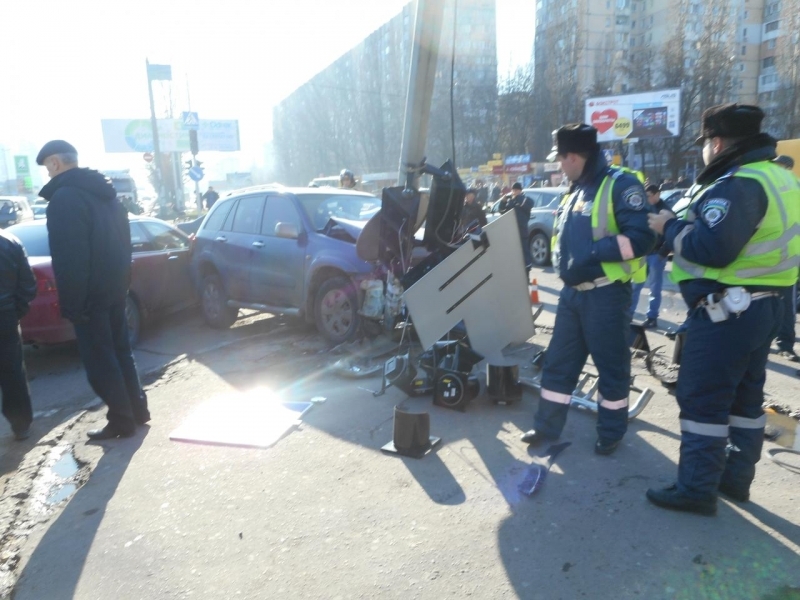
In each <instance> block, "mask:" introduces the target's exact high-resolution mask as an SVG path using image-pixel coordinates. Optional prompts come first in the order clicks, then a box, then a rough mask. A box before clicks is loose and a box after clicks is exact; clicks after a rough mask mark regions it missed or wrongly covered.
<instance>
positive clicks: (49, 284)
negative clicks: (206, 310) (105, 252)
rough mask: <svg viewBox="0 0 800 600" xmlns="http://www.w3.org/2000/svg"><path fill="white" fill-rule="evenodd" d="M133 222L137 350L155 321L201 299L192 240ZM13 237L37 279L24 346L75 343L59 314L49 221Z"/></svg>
mask: <svg viewBox="0 0 800 600" xmlns="http://www.w3.org/2000/svg"><path fill="white" fill-rule="evenodd" d="M129 222H130V227H131V245H132V250H133V264H132V265H131V267H132V270H131V287H130V290H129V292H128V298H127V302H126V306H125V308H126V312H127V316H128V332H129V334H130V339H131V343H132V344H135V343H136V342H137V341H138V339H139V334H140V332H141V330H142V328H143V327H144V326H145V325H146V323H147V321H148V320H149V319H150V318H151V317H152V316H154V315H156V314H165V313H170V312H174V311H176V310H180V309H182V308H186V307H188V306H191V305H192V304H195V303H196V302H197V296H196V294H195V290H194V286H193V285H192V281H191V276H190V273H189V266H190V256H189V255H190V251H191V249H190V246H191V242H190V240H189V238H188V237H187V236H186V235H185V234H184V233H182V232H181V231H179V230H177V229H175V228H174V227H172V226H171V225H170V224H169V223H165V222H164V221H160V220H158V219H153V218H149V217H139V216H134V215H129ZM8 231H9V232H11V233H13V234H14V235H15V236H17V237H18V238H19V239H20V240H21V241H22V245H23V246H24V247H25V251H26V252H27V254H28V259H29V261H30V264H31V268H32V269H33V274H34V275H35V276H36V287H37V294H36V298H35V299H34V301H33V302H32V303H31V309H30V312H29V313H28V314H27V315H25V317H24V318H23V319H22V323H21V325H22V339H23V341H24V342H25V343H29V344H58V343H61V342H68V341H70V340H73V339H75V331H74V330H73V328H72V324H71V323H70V322H69V321H67V320H66V319H63V318H62V317H61V313H60V310H59V305H58V292H57V290H56V283H55V277H54V275H53V267H52V263H51V259H50V244H49V242H48V239H47V221H43V220H36V221H29V222H26V223H22V224H20V225H14V226H13V227H10V228H9V229H8Z"/></svg>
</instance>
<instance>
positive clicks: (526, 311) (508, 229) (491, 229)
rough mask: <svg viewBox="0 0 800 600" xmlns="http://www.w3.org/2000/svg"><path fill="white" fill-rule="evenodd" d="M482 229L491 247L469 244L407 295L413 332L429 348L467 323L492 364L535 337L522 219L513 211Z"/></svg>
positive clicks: (472, 340)
mask: <svg viewBox="0 0 800 600" xmlns="http://www.w3.org/2000/svg"><path fill="white" fill-rule="evenodd" d="M483 231H484V232H485V233H486V237H487V239H488V241H489V245H488V247H486V246H483V245H481V246H477V247H476V245H475V244H472V243H470V242H467V243H466V244H464V245H463V246H461V247H460V248H459V249H458V250H456V251H455V252H453V254H451V255H450V256H448V257H447V258H446V259H445V260H444V261H442V262H441V263H440V264H438V265H436V267H434V268H433V269H432V270H431V271H430V272H429V273H428V274H427V275H425V276H424V277H423V278H422V279H420V280H419V281H418V282H417V283H415V284H414V285H413V286H411V287H410V288H409V289H408V290H406V292H405V294H404V295H403V299H404V300H405V303H406V306H407V307H408V312H409V314H410V315H411V318H412V319H413V321H414V330H415V331H416V333H417V334H418V335H419V339H420V342H421V343H422V346H423V347H424V348H426V349H427V348H430V347H431V346H433V344H434V343H436V342H437V341H439V340H440V339H441V338H442V337H444V336H445V335H446V334H447V332H448V331H450V330H451V329H452V328H453V327H455V325H456V324H458V323H459V322H460V321H464V325H465V326H466V328H467V335H468V336H469V341H470V344H471V345H472V348H473V349H474V350H475V351H476V352H478V353H480V354H482V355H483V356H484V357H485V358H486V359H487V360H488V361H489V362H490V363H493V362H494V363H498V362H500V361H501V360H502V351H503V348H505V347H506V346H508V344H512V343H515V342H516V343H518V342H524V341H526V340H528V339H529V338H530V337H532V336H533V334H534V326H533V314H532V312H531V301H530V295H529V293H528V282H527V281H526V276H525V265H524V263H523V261H522V243H521V241H520V237H519V230H518V229H517V217H516V215H515V214H514V211H510V212H508V213H506V214H505V215H503V216H502V217H500V218H499V219H496V220H495V221H492V222H491V223H489V224H488V225H487V226H486V227H484V229H483Z"/></svg>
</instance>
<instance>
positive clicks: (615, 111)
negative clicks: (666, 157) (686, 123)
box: [585, 89, 681, 142]
mask: <svg viewBox="0 0 800 600" xmlns="http://www.w3.org/2000/svg"><path fill="white" fill-rule="evenodd" d="M680 115H681V91H680V89H672V90H660V91H656V92H643V93H641V94H626V95H624V96H604V97H602V98H588V99H587V100H586V119H585V122H586V123H589V124H591V125H593V126H594V127H595V128H596V129H597V141H598V142H616V141H619V140H624V139H629V140H639V139H648V138H664V137H676V136H678V135H680V131H681V123H680Z"/></svg>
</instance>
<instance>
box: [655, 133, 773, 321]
mask: <svg viewBox="0 0 800 600" xmlns="http://www.w3.org/2000/svg"><path fill="white" fill-rule="evenodd" d="M775 147H776V142H775V140H774V139H773V138H771V137H770V136H769V135H767V134H760V135H758V136H756V137H753V138H748V139H746V140H744V141H742V142H740V143H739V144H736V145H734V146H731V147H730V148H728V149H726V150H725V151H724V152H722V153H721V154H719V155H718V156H716V157H715V158H714V160H713V161H711V163H709V164H708V166H707V167H706V168H705V169H703V171H702V172H701V173H700V175H698V176H697V183H696V187H695V188H693V189H692V191H694V190H695V189H702V188H703V186H706V187H705V189H703V191H702V192H699V194H698V196H697V197H696V198H695V199H694V200H693V202H692V204H691V206H690V207H689V209H688V210H690V211H692V212H694V214H695V215H696V217H697V218H696V219H695V221H694V223H693V224H694V229H693V230H692V232H691V233H689V234H688V235H686V236H685V237H684V238H683V243H682V244H681V256H683V258H685V259H686V260H689V261H691V262H693V263H696V264H698V265H703V266H706V267H712V268H717V269H720V268H723V267H726V266H728V265H729V264H731V263H732V262H733V261H734V260H735V259H736V257H737V256H739V253H740V252H741V251H742V249H743V248H744V247H745V245H746V244H747V242H749V241H750V238H751V237H753V234H754V233H755V231H756V228H757V227H758V224H759V223H760V222H761V220H762V219H763V218H764V215H765V214H766V213H767V205H768V202H769V201H768V200H767V194H766V192H765V191H764V188H763V187H762V186H761V184H760V183H759V182H758V181H756V180H754V179H749V178H745V177H732V175H733V174H734V173H735V172H736V170H737V169H738V168H739V167H740V166H742V165H746V164H748V163H754V162H761V161H764V160H772V159H773V158H775ZM709 200H714V207H713V208H714V210H711V209H710V208H709V210H708V211H706V210H705V209H706V204H707V203H708V202H709ZM721 203H724V206H725V208H726V210H724V211H721V210H719V206H720V204H721ZM689 224H690V223H689V221H685V220H683V219H673V220H671V221H667V224H666V226H665V227H664V238H665V240H666V242H665V243H666V244H667V245H668V246H669V248H670V249H673V248H674V242H675V237H676V236H677V235H678V234H679V233H680V232H681V231H683V228H684V227H686V226H687V225H689ZM725 287H726V286H725V285H723V284H721V283H719V282H717V281H713V280H710V279H689V280H686V281H682V282H681V283H680V288H681V294H683V299H684V300H685V302H686V304H687V306H689V307H690V308H691V307H694V306H696V305H697V303H698V302H700V300H702V299H703V298H705V297H706V296H707V295H708V294H712V293H716V292H719V291H721V290H722V289H723V288H725ZM749 289H750V290H751V291H760V290H771V289H777V288H768V287H761V286H750V287H749Z"/></svg>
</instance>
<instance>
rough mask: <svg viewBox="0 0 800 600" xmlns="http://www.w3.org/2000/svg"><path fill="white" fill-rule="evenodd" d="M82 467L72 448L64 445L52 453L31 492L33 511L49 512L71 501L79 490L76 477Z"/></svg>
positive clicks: (57, 447)
mask: <svg viewBox="0 0 800 600" xmlns="http://www.w3.org/2000/svg"><path fill="white" fill-rule="evenodd" d="M79 472H80V465H79V464H78V461H76V460H75V455H74V454H73V453H72V446H71V445H69V444H64V445H60V446H56V447H55V448H53V449H52V450H51V451H50V454H49V455H48V457H47V460H46V461H45V464H44V467H43V468H42V470H41V471H39V474H38V475H37V477H36V480H35V481H34V484H33V488H32V490H31V510H32V511H33V512H36V511H37V510H38V511H40V512H48V511H49V510H50V507H52V506H54V505H56V504H59V503H61V502H64V501H65V500H69V498H71V497H72V495H73V494H75V492H76V491H77V490H78V486H79V483H80V482H78V481H76V476H77V475H78V474H79Z"/></svg>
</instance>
